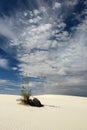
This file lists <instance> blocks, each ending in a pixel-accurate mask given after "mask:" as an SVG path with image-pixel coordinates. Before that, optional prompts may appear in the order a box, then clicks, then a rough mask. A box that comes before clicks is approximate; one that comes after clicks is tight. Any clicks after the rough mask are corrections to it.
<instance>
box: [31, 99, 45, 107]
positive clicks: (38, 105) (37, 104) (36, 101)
mask: <svg viewBox="0 0 87 130" xmlns="http://www.w3.org/2000/svg"><path fill="white" fill-rule="evenodd" d="M33 103H34V104H35V106H37V107H43V105H42V104H41V102H40V101H39V100H38V99H37V98H34V99H33Z"/></svg>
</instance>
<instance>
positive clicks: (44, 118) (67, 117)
mask: <svg viewBox="0 0 87 130" xmlns="http://www.w3.org/2000/svg"><path fill="white" fill-rule="evenodd" d="M35 97H37V98H38V99H39V100H40V101H41V102H42V103H43V104H45V106H44V107H42V108H37V107H31V106H25V105H20V104H19V101H18V99H20V96H16V95H15V96H14V95H2V94H1V95H0V130H87V98H83V97H75V96H62V95H43V96H35Z"/></svg>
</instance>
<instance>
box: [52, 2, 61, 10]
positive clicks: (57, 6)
mask: <svg viewBox="0 0 87 130" xmlns="http://www.w3.org/2000/svg"><path fill="white" fill-rule="evenodd" d="M59 8H61V3H58V2H55V3H54V6H53V9H59Z"/></svg>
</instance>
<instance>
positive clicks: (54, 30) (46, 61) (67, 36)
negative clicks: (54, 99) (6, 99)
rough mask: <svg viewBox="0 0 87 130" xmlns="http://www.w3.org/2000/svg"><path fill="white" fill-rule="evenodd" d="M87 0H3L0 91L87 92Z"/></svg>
mask: <svg viewBox="0 0 87 130" xmlns="http://www.w3.org/2000/svg"><path fill="white" fill-rule="evenodd" d="M86 35H87V1H86V0H62V1H61V0H25V1H24V0H1V1H0V93H10V94H19V93H20V86H21V85H22V84H23V83H24V77H25V76H26V74H27V75H29V77H30V78H29V79H30V88H31V89H32V92H33V94H68V95H79V96H87V36H86Z"/></svg>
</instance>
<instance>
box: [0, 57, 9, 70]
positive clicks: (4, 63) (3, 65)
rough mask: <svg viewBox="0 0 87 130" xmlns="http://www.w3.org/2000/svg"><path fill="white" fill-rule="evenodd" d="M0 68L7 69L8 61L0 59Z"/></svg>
mask: <svg viewBox="0 0 87 130" xmlns="http://www.w3.org/2000/svg"><path fill="white" fill-rule="evenodd" d="M0 67H1V68H5V69H7V68H8V60H7V59H3V58H0Z"/></svg>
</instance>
